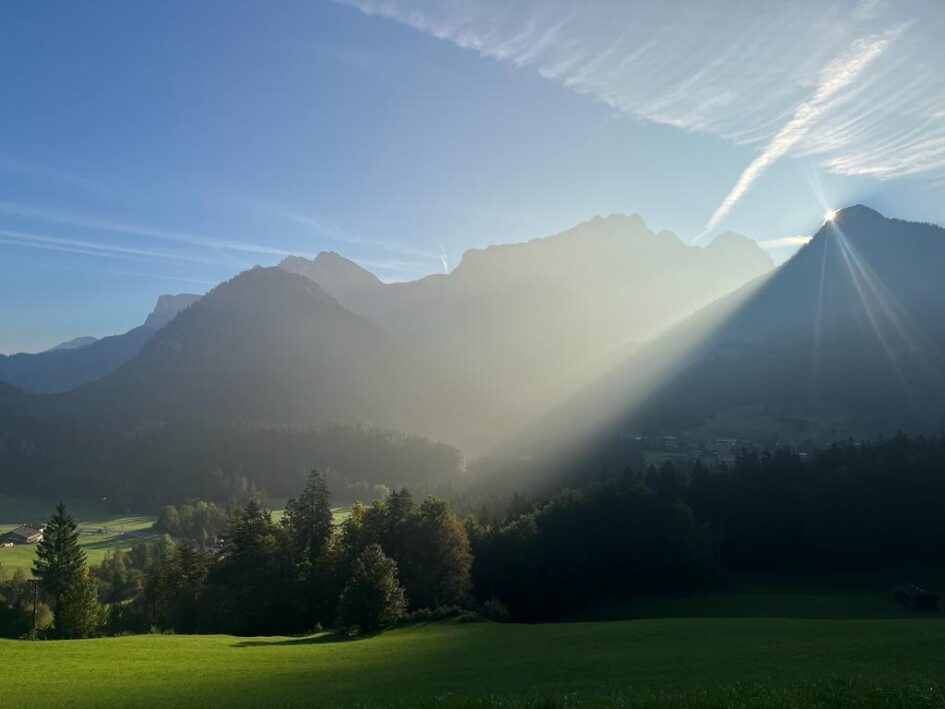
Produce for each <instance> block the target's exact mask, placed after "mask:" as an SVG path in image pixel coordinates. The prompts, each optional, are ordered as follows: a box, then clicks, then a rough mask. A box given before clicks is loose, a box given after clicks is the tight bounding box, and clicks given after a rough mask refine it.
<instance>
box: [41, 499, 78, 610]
mask: <svg viewBox="0 0 945 709" xmlns="http://www.w3.org/2000/svg"><path fill="white" fill-rule="evenodd" d="M84 568H85V552H84V551H82V549H81V548H80V547H79V532H78V531H77V528H76V523H75V520H73V519H72V516H71V515H70V514H69V513H68V512H67V511H66V506H65V504H63V503H62V502H60V503H59V504H58V505H56V511H55V512H54V513H53V515H52V517H50V518H49V522H47V524H46V529H45V530H44V532H43V539H42V541H40V543H39V544H38V546H37V548H36V559H35V560H34V561H33V575H34V576H36V577H37V578H38V579H39V582H40V585H41V586H42V588H43V590H44V591H45V592H46V593H47V594H48V595H49V598H50V600H52V605H53V613H54V614H55V617H56V625H57V627H58V625H59V614H60V611H61V605H62V599H63V598H64V596H65V595H66V593H67V592H68V591H69V590H70V589H71V588H72V587H73V586H75V585H77V584H79V583H80V582H81V575H82V570H83V569H84Z"/></svg>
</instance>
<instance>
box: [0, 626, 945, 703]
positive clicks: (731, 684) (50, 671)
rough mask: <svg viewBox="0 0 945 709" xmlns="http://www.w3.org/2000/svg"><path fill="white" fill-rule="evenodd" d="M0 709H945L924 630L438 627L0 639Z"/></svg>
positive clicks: (944, 629) (936, 646)
mask: <svg viewBox="0 0 945 709" xmlns="http://www.w3.org/2000/svg"><path fill="white" fill-rule="evenodd" d="M0 667H2V668H3V670H2V672H3V675H2V679H0V693H2V694H0V705H2V706H4V707H11V708H12V707H52V706H75V707H87V706H99V707H115V706H124V707H130V706H162V707H169V706H180V707H191V706H199V707H204V708H206V707H215V706H259V707H262V706H266V707H271V706H312V705H325V706H362V707H374V706H463V707H465V706H471V707H486V706H497V707H517V706H534V707H538V706H541V707H554V706H562V707H573V706H601V707H617V706H634V707H636V706H644V707H650V706H652V707H703V706H709V707H712V706H717V707H738V706H763V707H794V706H822V707H846V706H850V707H864V706H866V707H870V706H884V707H885V706H890V707H915V706H929V707H942V706H945V672H943V667H945V623H942V622H938V621H936V620H934V619H921V618H901V619H868V620H862V619H861V620H822V619H821V620H817V619H813V620H810V619H807V620H800V619H773V618H766V619H761V618H754V619H752V618H711V619H692V618H671V619H643V620H630V621H610V622H594V623H591V622H574V623H554V624H542V625H518V624H494V623H458V622H455V621H454V622H440V623H433V624H425V625H414V626H409V627H405V628H400V629H396V630H392V631H388V632H385V633H382V634H380V635H378V636H375V637H371V638H367V639H361V640H348V639H343V638H339V637H337V636H333V635H328V634H320V635H314V636H310V637H304V638H285V637H272V638H261V637H260V638H237V637H231V636H219V635H218V636H168V635H148V636H136V637H118V638H103V639H95V640H76V641H59V642H52V641H50V642H27V641H12V640H2V641H0Z"/></svg>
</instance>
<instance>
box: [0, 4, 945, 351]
mask: <svg viewBox="0 0 945 709" xmlns="http://www.w3.org/2000/svg"><path fill="white" fill-rule="evenodd" d="M775 5H776V4H774V3H772V4H771V6H772V7H774V6H775ZM785 5H788V6H791V5H792V3H779V4H777V6H778V7H784V6H785ZM816 5H817V7H818V8H819V9H817V10H816V11H815V10H813V9H811V8H813V7H814V6H815V4H814V3H798V4H797V5H793V6H792V7H791V8H789V9H790V14H789V15H783V14H779V13H783V12H785V11H783V10H774V9H768V10H758V9H757V8H755V9H748V8H752V7H753V5H752V4H746V3H743V2H737V1H736V0H732V1H731V2H727V3H717V4H713V8H714V11H713V12H712V13H711V16H700V14H699V12H697V11H696V8H699V7H702V6H703V4H702V3H686V2H682V1H681V0H674V1H671V2H670V1H667V2H665V3H660V4H659V9H657V10H654V9H652V6H653V4H652V3H642V2H641V3H615V2H609V0H601V2H600V3H598V4H591V3H587V4H581V5H577V6H575V5H574V4H573V3H564V2H563V1H561V2H559V1H558V0H543V2H537V1H536V2H526V1H524V0H521V1H520V0H509V1H508V2H503V3H499V2H490V1H489V0H463V1H462V2H459V1H458V0H445V1H441V2H432V1H430V2H424V1H423V0H416V1H413V0H378V1H377V2H374V1H373V0H363V1H361V0H358V1H353V2H348V3H335V2H329V1H327V0H326V1H325V2H318V3H312V2H279V3H259V2H245V3H244V2H200V3H192V2H162V3H126V2H107V1H100V2H96V3H68V2H42V1H40V2H34V3H6V4H4V5H3V6H2V7H0V96H2V105H3V107H4V109H3V111H2V112H0V352H15V351H36V350H40V349H43V348H45V347H48V346H51V345H53V344H55V343H57V342H60V341H63V340H66V339H70V338H72V337H75V336H79V335H96V336H102V335H106V334H111V333H116V332H121V331H123V330H126V329H128V328H130V327H132V326H134V325H136V324H138V323H140V322H141V321H143V319H144V317H145V315H146V314H147V312H148V311H149V310H150V308H151V306H152V305H153V302H154V300H155V299H156V297H157V296H158V295H159V294H161V293H168V292H187V291H189V292H205V291H206V290H208V289H209V288H210V287H212V285H214V284H215V283H217V282H219V281H221V280H223V279H226V278H228V277H230V276H232V275H234V274H235V273H237V272H239V271H240V270H242V269H245V268H248V267H250V266H252V265H254V264H264V265H268V264H273V263H276V262H277V261H278V260H280V259H281V258H282V257H283V256H284V255H286V254H289V253H299V254H304V255H314V254H315V253H317V252H318V251H321V250H335V251H338V252H340V253H342V254H345V255H346V256H349V257H351V258H354V259H355V260H357V261H359V262H360V263H362V264H363V265H365V266H366V267H367V268H369V269H371V270H372V271H374V272H376V273H377V274H378V275H380V276H381V277H382V278H384V279H386V280H403V279H409V278H414V277H417V276H420V275H423V274H426V273H431V272H435V271H442V270H443V268H444V263H445V266H446V268H447V269H451V268H453V267H454V266H455V265H456V264H457V263H458V261H459V259H460V258H461V256H462V253H463V251H464V250H466V249H467V248H470V247H475V246H485V245H488V244H492V243H499V242H508V241H519V240H525V239H529V238H533V237H536V236H543V235H548V234H551V233H554V232H556V231H560V230H563V229H565V228H568V227H570V226H572V225H574V224H575V223H577V222H580V221H583V220H585V219H588V218H590V217H592V216H593V215H595V214H608V213H612V212H625V213H632V212H638V213H640V214H642V215H643V216H644V218H645V219H646V220H647V222H648V223H649V224H650V226H651V227H652V228H654V229H664V228H665V229H671V230H673V231H675V232H676V233H677V234H679V235H680V236H681V237H682V238H684V239H686V240H692V239H698V240H700V241H709V240H711V238H712V236H713V235H714V234H715V233H718V232H720V231H723V230H728V229H731V230H735V231H739V232H741V233H744V234H746V235H748V236H751V237H752V238H755V239H757V240H759V241H761V242H764V243H766V245H769V246H770V245H771V244H772V242H777V241H778V240H782V239H789V240H790V239H793V238H795V237H798V236H802V235H806V234H810V233H811V231H812V230H814V229H816V227H817V226H818V223H819V220H820V217H821V215H822V214H823V212H824V210H825V208H826V207H833V206H841V205H844V204H848V203H852V202H858V201H862V202H866V203H868V204H871V205H872V206H874V207H876V208H878V209H880V210H882V211H884V212H886V213H887V214H889V215H891V216H901V217H905V218H914V219H921V220H929V221H937V222H945V203H943V200H942V197H943V192H945V186H943V185H945V183H943V181H942V180H943V177H942V175H943V172H942V169H941V167H942V163H945V158H942V154H943V153H945V128H942V126H943V125H945V91H943V90H942V82H943V80H945V76H943V74H945V70H943V69H942V67H943V66H945V60H943V57H942V50H941V49H940V48H938V44H940V43H938V42H937V40H935V39H934V38H935V37H937V36H939V35H938V32H939V31H940V29H941V20H942V19H943V18H942V17H941V16H942V15H945V9H942V8H941V7H940V6H937V5H936V4H935V3H931V2H929V3H925V2H905V3H896V4H887V3H885V2H883V1H882V0H858V1H856V0H849V1H847V0H837V1H836V2H825V3H817V4H816ZM585 8H591V9H592V10H593V12H590V11H587V10H586V9H585ZM936 119H938V120H937V121H936ZM753 165H755V166H756V167H757V166H759V165H760V168H759V169H754V168H753V167H752V166H753ZM740 184H741V185H742V186H743V187H744V189H740V188H739V187H738V186H739V185H740ZM723 205H724V206H723ZM720 210H721V211H720ZM707 227H710V228H708V229H707ZM786 253H787V251H786V250H784V249H782V250H781V251H778V252H776V255H778V256H781V257H783V256H784V255H785V254H786Z"/></svg>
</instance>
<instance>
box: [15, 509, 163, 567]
mask: <svg viewBox="0 0 945 709" xmlns="http://www.w3.org/2000/svg"><path fill="white" fill-rule="evenodd" d="M57 503H58V500H48V499H22V498H10V497H4V496H0V534H3V533H4V532H8V531H9V530H11V529H13V528H14V527H17V526H19V525H21V524H24V523H27V524H28V523H41V522H45V521H46V520H47V519H48V518H49V516H50V515H51V514H52V512H53V508H54V507H55V506H56V504H57ZM65 503H66V506H67V508H68V509H69V512H70V514H72V516H73V518H74V519H75V520H76V524H78V526H79V530H80V536H79V545H80V546H81V547H82V549H83V550H84V551H85V555H86V557H87V559H88V563H89V564H92V565H94V564H98V563H100V562H101V561H102V559H104V558H105V555H106V554H108V553H109V552H110V551H114V550H115V549H127V548H129V547H131V546H132V544H134V543H136V542H139V541H141V540H143V539H148V538H150V537H153V536H154V535H153V534H152V533H151V532H150V529H151V525H153V524H154V520H155V518H154V517H151V516H147V515H136V514H121V513H116V512H112V511H110V510H109V509H108V508H107V507H106V506H105V505H104V504H103V503H98V502H92V501H89V500H65ZM35 554H36V545H35V544H22V545H16V546H12V547H0V574H4V575H9V574H11V573H13V571H15V570H16V569H23V570H24V571H26V572H29V571H30V569H31V568H32V566H33V557H34V555H35Z"/></svg>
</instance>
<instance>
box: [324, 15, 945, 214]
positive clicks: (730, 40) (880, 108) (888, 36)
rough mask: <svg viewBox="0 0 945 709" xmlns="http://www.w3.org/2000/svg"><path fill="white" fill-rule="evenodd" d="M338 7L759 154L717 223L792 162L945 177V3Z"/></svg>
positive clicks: (881, 174)
mask: <svg viewBox="0 0 945 709" xmlns="http://www.w3.org/2000/svg"><path fill="white" fill-rule="evenodd" d="M336 1H338V2H341V3H342V4H345V5H348V6H351V7H354V8H357V9H358V10H360V11H361V12H363V13H365V14H367V15H371V16H375V17H382V18H386V19H389V20H393V21H396V22H399V23H401V24H404V25H407V26H409V27H412V28H414V29H416V30H418V31H420V32H423V33H426V34H428V35H431V36H433V37H436V38H439V39H441V40H444V41H448V42H451V43H453V44H455V45H457V46H458V47H461V48H464V49H467V50H470V51H475V52H478V53H479V54H480V55H482V56H483V57H487V58H490V59H493V60H495V61H499V62H506V63H509V64H511V65H513V66H515V67H518V68H521V69H523V70H528V71H533V72H535V73H537V74H539V75H540V76H542V77H544V78H546V79H548V80H550V81H554V82H557V83H559V84H561V85H563V86H565V87H567V88H568V89H570V90H572V91H575V92H577V93H579V94H584V95H588V96H591V97H593V98H595V99H596V100H599V101H601V102H602V103H604V104H606V105H607V106H610V107H612V108H613V109H615V110H616V111H619V112H621V113H624V114H627V115H631V116H634V117H636V118H639V119H643V120H646V121H651V122H655V123H661V124H665V125H671V126H676V127H678V128H681V129H683V130H687V131H698V132H701V133H706V134H710V135H715V136H719V137H721V138H722V139H724V140H727V141H730V142H733V143H735V144H738V145H747V146H751V147H753V148H755V149H757V151H758V157H757V159H756V160H755V161H753V162H752V164H751V165H750V166H749V168H748V170H746V174H745V175H743V177H742V179H740V180H739V182H738V184H736V186H735V188H734V189H733V194H732V195H730V199H726V200H725V202H723V204H722V205H720V207H724V209H723V210H722V212H721V215H724V213H725V211H727V210H728V209H730V208H731V205H732V204H733V203H734V202H735V201H737V199H738V198H740V197H741V196H742V195H744V193H745V191H746V190H747V188H748V187H750V185H751V183H752V181H753V180H754V179H756V178H757V177H758V175H760V174H761V173H762V172H763V171H764V169H765V168H766V167H767V166H768V165H770V164H771V163H772V162H773V161H774V160H776V159H778V158H781V157H784V156H786V155H790V156H795V157H800V156H803V157H805V158H808V159H809V160H810V162H811V163H812V164H813V165H819V166H821V167H823V168H825V169H827V170H829V171H832V172H834V173H837V174H842V175H864V176H871V177H874V178H878V179H892V178H899V177H904V176H913V175H921V176H924V177H925V178H927V179H928V181H929V183H930V184H934V183H935V181H936V180H940V179H941V178H942V177H943V176H945V72H943V71H942V67H943V66H945V43H943V42H941V40H940V37H941V36H942V33H943V31H945V8H943V6H942V5H941V3H940V2H938V0H896V2H890V1H889V0H822V1H820V2H816V3H814V2H802V1H795V2H792V1H786V2H764V3H758V2H747V1H746V0H718V1H717V2H712V3H699V2H693V1H692V0H662V1H661V2H659V3H653V2H650V1H649V0H626V1H621V2H617V1H616V0H615V1H613V2H611V1H610V0H599V1H598V2H593V3H574V2H571V1H570V0H336ZM910 22H913V23H914V24H911V25H909V23H910ZM905 26H908V27H909V29H908V35H907V36H906V37H903V38H902V40H901V41H893V39H894V37H895V33H896V32H897V31H902V30H901V28H903V27H905ZM894 28H900V29H899V30H896V29H894ZM891 30H892V31H891ZM721 215H720V216H719V217H717V218H715V219H713V220H712V222H710V223H717V222H718V221H719V219H720V218H721Z"/></svg>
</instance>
